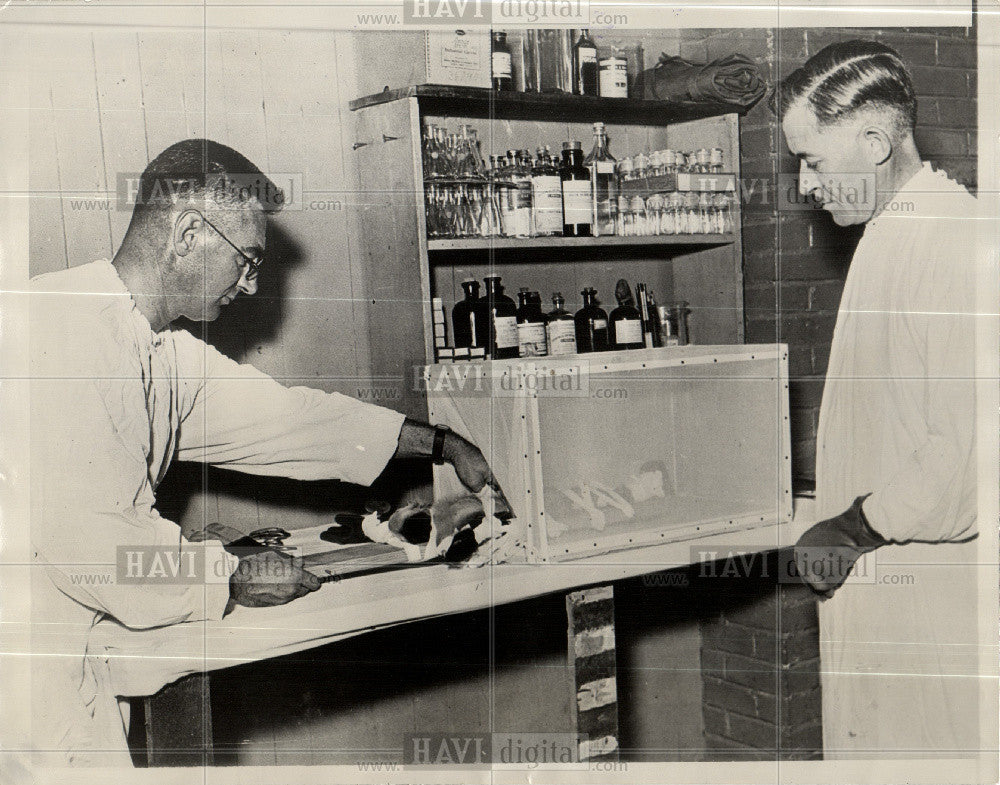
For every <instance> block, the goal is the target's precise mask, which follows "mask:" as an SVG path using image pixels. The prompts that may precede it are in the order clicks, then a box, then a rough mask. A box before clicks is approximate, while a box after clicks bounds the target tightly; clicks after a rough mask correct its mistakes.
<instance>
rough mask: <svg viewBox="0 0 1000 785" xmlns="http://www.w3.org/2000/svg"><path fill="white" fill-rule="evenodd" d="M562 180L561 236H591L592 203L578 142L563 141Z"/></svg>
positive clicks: (588, 179)
mask: <svg viewBox="0 0 1000 785" xmlns="http://www.w3.org/2000/svg"><path fill="white" fill-rule="evenodd" d="M562 159H563V160H562V166H561V167H560V168H559V178H560V180H562V203H563V235H564V236H566V237H590V236H591V235H592V224H593V205H592V203H591V196H590V170H589V169H588V168H587V167H586V166H584V165H583V147H582V146H581V144H580V143H579V142H563V150H562Z"/></svg>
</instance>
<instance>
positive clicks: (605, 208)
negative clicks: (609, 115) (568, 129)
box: [583, 123, 618, 237]
mask: <svg viewBox="0 0 1000 785" xmlns="http://www.w3.org/2000/svg"><path fill="white" fill-rule="evenodd" d="M616 163H617V162H616V161H615V159H614V156H612V155H611V153H610V152H609V151H608V137H607V134H606V133H605V130H604V123H594V147H593V149H592V150H591V151H590V155H588V156H587V157H586V158H585V159H584V161H583V165H584V166H586V167H587V169H589V170H590V192H591V209H592V211H593V229H592V234H593V236H594V237H601V236H606V237H607V236H611V235H614V233H615V218H616V215H617V213H618V179H617V177H616V176H615V164H616Z"/></svg>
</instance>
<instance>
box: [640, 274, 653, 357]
mask: <svg viewBox="0 0 1000 785" xmlns="http://www.w3.org/2000/svg"><path fill="white" fill-rule="evenodd" d="M635 299H636V302H638V303H639V316H640V318H641V319H642V345H643V346H644V347H645V348H647V349H652V348H653V347H654V346H655V343H654V340H653V335H654V334H655V331H654V329H653V313H654V312H653V310H652V309H651V308H650V307H649V295H648V293H647V292H646V284H644V283H640V284H636V287H635Z"/></svg>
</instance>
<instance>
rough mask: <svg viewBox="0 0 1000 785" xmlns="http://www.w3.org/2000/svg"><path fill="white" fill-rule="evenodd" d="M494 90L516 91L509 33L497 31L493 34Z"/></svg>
mask: <svg viewBox="0 0 1000 785" xmlns="http://www.w3.org/2000/svg"><path fill="white" fill-rule="evenodd" d="M492 50H493V89H494V90H502V91H505V92H506V91H509V90H513V89H514V69H513V64H512V62H511V56H510V47H509V46H507V33H505V32H503V31H500V30H497V31H496V32H494V33H493V45H492Z"/></svg>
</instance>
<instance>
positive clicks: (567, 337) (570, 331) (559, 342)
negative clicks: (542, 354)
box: [548, 319, 576, 357]
mask: <svg viewBox="0 0 1000 785" xmlns="http://www.w3.org/2000/svg"><path fill="white" fill-rule="evenodd" d="M548 333H549V354H551V355H552V356H553V357H558V356H560V355H563V354H576V325H575V324H574V323H573V321H572V320H570V319H560V320H559V321H555V322H549V324H548Z"/></svg>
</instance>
